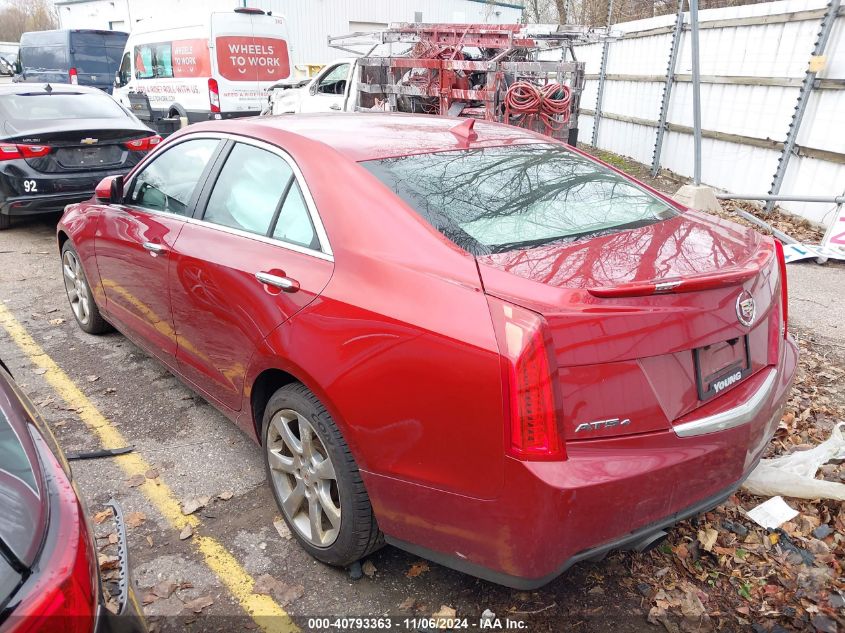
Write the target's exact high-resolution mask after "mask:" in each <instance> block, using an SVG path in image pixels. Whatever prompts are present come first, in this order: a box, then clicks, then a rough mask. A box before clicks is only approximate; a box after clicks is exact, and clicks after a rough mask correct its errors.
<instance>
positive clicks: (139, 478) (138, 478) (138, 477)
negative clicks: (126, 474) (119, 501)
mask: <svg viewBox="0 0 845 633" xmlns="http://www.w3.org/2000/svg"><path fill="white" fill-rule="evenodd" d="M146 480H147V478H146V477H144V476H143V475H142V474H141V473H136V474H134V475H132V476H131V477H130V478H129V479H127V480H126V485H127V486H129V487H130V488H137V487H138V486H140V485H141V484H143V483H144V482H145V481H146Z"/></svg>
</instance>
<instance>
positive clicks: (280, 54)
mask: <svg viewBox="0 0 845 633" xmlns="http://www.w3.org/2000/svg"><path fill="white" fill-rule="evenodd" d="M199 13H200V12H197V15H189V16H171V17H168V18H166V19H161V20H142V21H139V22H138V23H137V24H136V25H135V27H134V29H133V32H132V33H131V34H130V36H129V39H128V40H127V42H126V48H125V50H124V53H123V58H122V60H121V64H120V70H119V71H118V72H117V75H116V77H115V82H114V97H115V98H116V99H117V100H118V101H120V103H122V104H123V105H124V106H126V107H127V108H131V104H130V102H129V93H130V92H143V93H145V94H146V95H147V97H148V98H149V101H150V107H151V108H152V110H153V112H154V114H156V115H158V116H166V117H172V116H178V117H187V119H188V121H189V122H190V123H195V122H197V121H206V120H208V119H228V118H232V117H241V116H251V115H256V114H259V113H260V112H261V110H262V108H263V107H264V105H265V104H266V94H265V91H266V90H267V88H269V87H270V86H271V85H273V84H275V83H277V82H278V81H279V80H280V79H286V78H288V77H290V66H291V64H290V59H289V56H288V45H287V28H286V25H285V19H284V18H283V17H282V16H276V15H271V14H270V13H265V12H264V11H262V10H261V9H253V8H237V9H235V10H234V11H226V12H214V13H205V15H200V14H199Z"/></svg>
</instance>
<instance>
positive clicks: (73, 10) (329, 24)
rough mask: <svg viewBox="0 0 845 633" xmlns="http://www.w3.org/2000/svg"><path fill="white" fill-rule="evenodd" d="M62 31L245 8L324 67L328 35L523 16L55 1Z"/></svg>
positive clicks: (492, 7) (170, 1) (423, 0)
mask: <svg viewBox="0 0 845 633" xmlns="http://www.w3.org/2000/svg"><path fill="white" fill-rule="evenodd" d="M55 5H56V9H57V11H58V14H59V25H60V28H63V29H111V30H115V31H131V30H132V25H133V24H135V23H137V22H138V21H139V20H143V19H144V18H149V17H153V16H156V17H158V16H162V15H174V14H176V13H184V12H191V11H211V10H216V11H227V10H231V9H234V8H235V7H236V6H240V5H246V6H251V7H259V8H261V9H264V10H265V11H272V12H273V14H274V15H283V16H285V18H287V22H288V30H289V33H290V42H289V45H290V50H291V57H292V58H293V59H294V60H296V62H297V63H309V64H325V63H328V62H329V61H331V60H332V59H335V58H336V57H339V56H341V55H343V54H344V53H342V52H340V51H338V50H336V49H333V48H330V47H329V46H328V44H327V43H326V38H327V36H329V35H343V34H344V33H350V32H353V31H368V30H375V29H379V28H382V27H385V26H387V24H388V23H390V22H458V23H461V22H469V23H489V24H512V23H517V22H519V21H520V18H521V17H522V3H521V0H508V1H496V0H210V1H205V0H57V1H56V2H55Z"/></svg>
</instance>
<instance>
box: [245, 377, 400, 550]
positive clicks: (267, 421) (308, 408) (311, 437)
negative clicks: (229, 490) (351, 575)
mask: <svg viewBox="0 0 845 633" xmlns="http://www.w3.org/2000/svg"><path fill="white" fill-rule="evenodd" d="M262 439H263V443H264V464H265V468H266V471H267V481H268V482H269V483H270V487H271V488H272V490H273V496H274V497H275V498H276V503H277V504H278V506H279V509H280V510H281V511H282V516H283V517H284V519H285V522H286V523H287V525H288V527H289V528H290V531H291V533H292V534H293V535H294V536H295V537H296V539H297V541H299V544H300V545H301V546H302V548H303V549H304V550H305V551H307V552H308V553H309V554H311V556H313V557H314V558H316V559H317V560H319V561H322V562H324V563H327V564H329V565H337V566H346V565H349V564H351V563H354V562H355V561H357V560H360V559H362V558H364V557H365V556H367V555H368V554H370V553H371V552H373V551H375V550H377V549H379V548H380V547H381V546H382V545H383V544H384V537H383V536H382V533H381V531H380V530H379V528H378V523H377V522H376V519H375V515H374V514H373V508H372V506H371V505H370V498H369V496H368V495H367V491H366V489H365V488H364V483H363V481H362V480H361V475H360V473H359V472H358V466H357V464H356V463H355V459H354V458H353V457H352V453H351V451H350V450H349V446H348V445H347V444H346V441H345V440H344V439H343V435H342V434H341V432H340V430H339V429H338V428H337V425H336V424H335V422H334V420H333V419H332V417H331V415H329V413H328V411H326V409H325V407H323V405H322V403H321V402H320V401H319V400H318V399H317V397H316V396H315V395H314V394H313V393H311V391H310V390H308V388H306V387H305V386H304V385H302V384H299V383H296V384H291V385H286V386H284V387H282V388H281V389H279V390H278V391H276V393H274V394H273V396H272V397H271V398H270V401H269V402H268V403H267V407H266V409H265V411H264V420H263V432H262Z"/></svg>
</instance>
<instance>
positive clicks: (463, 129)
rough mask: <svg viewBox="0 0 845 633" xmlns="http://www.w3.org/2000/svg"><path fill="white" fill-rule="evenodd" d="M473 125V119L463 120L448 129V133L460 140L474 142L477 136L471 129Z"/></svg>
mask: <svg viewBox="0 0 845 633" xmlns="http://www.w3.org/2000/svg"><path fill="white" fill-rule="evenodd" d="M474 125H475V119H465V120H463V121H461V122H460V123H458V124H457V125H455V126H454V127H451V128H449V131H450V132H451V133H452V134H454V135H455V136H457V137H458V138H459V139H461V140H465V141H474V140H475V139H477V138H478V134H477V133H476V132H475V130H473V129H472V128H473V126H474Z"/></svg>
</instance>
